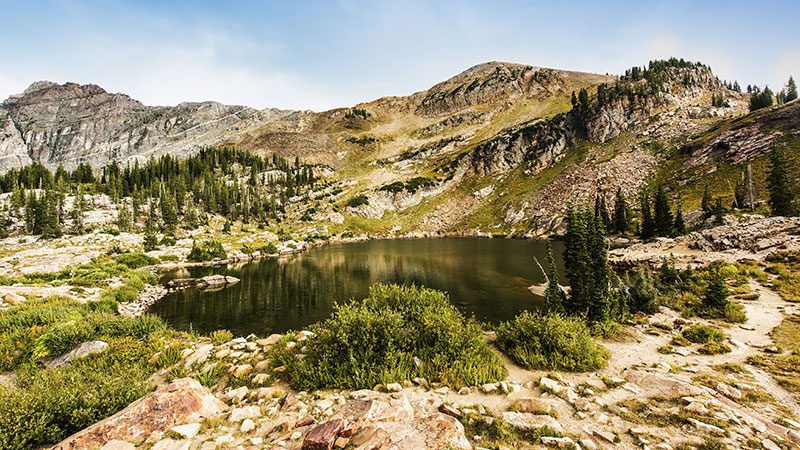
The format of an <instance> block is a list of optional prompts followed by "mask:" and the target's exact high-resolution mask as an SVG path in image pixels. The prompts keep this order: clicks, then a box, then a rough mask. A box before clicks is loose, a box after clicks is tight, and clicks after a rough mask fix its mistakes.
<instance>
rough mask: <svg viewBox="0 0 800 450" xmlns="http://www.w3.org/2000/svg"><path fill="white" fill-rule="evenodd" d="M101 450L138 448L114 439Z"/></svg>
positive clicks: (131, 449)
mask: <svg viewBox="0 0 800 450" xmlns="http://www.w3.org/2000/svg"><path fill="white" fill-rule="evenodd" d="M100 450H136V446H135V445H133V444H131V443H130V442H125V441H120V440H119V439H114V440H111V441H108V442H106V443H105V444H104V445H103V446H102V447H100Z"/></svg>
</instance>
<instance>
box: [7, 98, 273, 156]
mask: <svg viewBox="0 0 800 450" xmlns="http://www.w3.org/2000/svg"><path fill="white" fill-rule="evenodd" d="M285 114H286V113H285V112H281V111H275V110H273V111H263V112H261V111H258V110H255V109H252V108H247V107H242V106H228V105H222V104H219V103H214V102H203V103H181V104H180V105H178V106H175V107H151V106H145V105H143V104H142V103H141V102H139V101H136V100H134V99H131V98H130V97H128V96H127V95H123V94H111V93H108V92H106V91H105V90H103V89H102V88H100V87H99V86H96V85H79V84H75V83H66V84H63V85H59V84H56V83H52V82H37V83H34V84H32V85H31V86H30V87H29V88H28V89H26V90H25V92H23V93H22V94H20V95H15V96H12V97H10V98H8V99H7V100H5V101H4V102H3V103H2V104H0V130H2V131H0V165H1V167H2V168H4V169H8V168H10V167H16V166H19V165H21V164H25V163H28V162H30V161H32V160H36V161H40V162H42V163H43V164H45V165H47V166H50V167H55V166H57V165H59V164H63V165H64V166H66V167H74V166H75V165H77V164H78V163H80V162H88V163H92V164H93V165H101V164H105V163H106V162H108V161H112V160H114V161H121V162H124V161H126V160H129V159H131V158H134V157H146V156H149V155H158V154H164V153H172V154H177V155H181V154H187V153H188V152H190V151H192V150H195V149H198V148H200V147H202V146H207V145H213V144H217V143H219V142H221V141H223V140H224V138H225V136H226V135H227V134H230V133H231V132H235V131H236V130H237V127H244V126H246V125H247V123H248V121H252V120H260V121H265V120H270V119H271V118H274V117H280V116H282V115H285Z"/></svg>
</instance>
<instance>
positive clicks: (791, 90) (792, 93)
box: [784, 76, 797, 102]
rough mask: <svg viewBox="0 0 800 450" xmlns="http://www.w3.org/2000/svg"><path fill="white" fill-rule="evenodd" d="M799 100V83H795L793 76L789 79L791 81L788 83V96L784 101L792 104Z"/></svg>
mask: <svg viewBox="0 0 800 450" xmlns="http://www.w3.org/2000/svg"><path fill="white" fill-rule="evenodd" d="M796 98H797V83H795V82H794V78H792V77H791V76H790V77H789V81H788V82H787V83H786V96H785V97H784V100H785V101H786V102H790V101H792V100H795V99H796Z"/></svg>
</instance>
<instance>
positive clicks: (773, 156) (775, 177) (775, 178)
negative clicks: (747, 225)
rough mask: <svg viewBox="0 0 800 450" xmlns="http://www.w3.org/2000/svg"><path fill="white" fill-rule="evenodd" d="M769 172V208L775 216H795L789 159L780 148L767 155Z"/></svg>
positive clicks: (793, 185)
mask: <svg viewBox="0 0 800 450" xmlns="http://www.w3.org/2000/svg"><path fill="white" fill-rule="evenodd" d="M769 160H770V170H769V175H768V177H767V184H768V187H769V206H770V208H771V209H772V214H774V215H776V216H795V215H797V208H796V206H795V195H796V187H795V184H794V180H793V179H792V176H791V167H790V162H789V158H788V157H787V156H786V153H785V152H784V150H783V148H782V147H775V148H774V149H773V150H772V151H771V152H770V154H769Z"/></svg>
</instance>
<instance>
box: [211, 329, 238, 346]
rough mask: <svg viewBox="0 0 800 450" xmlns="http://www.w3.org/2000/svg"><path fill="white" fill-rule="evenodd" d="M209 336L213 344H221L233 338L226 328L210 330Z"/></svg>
mask: <svg viewBox="0 0 800 450" xmlns="http://www.w3.org/2000/svg"><path fill="white" fill-rule="evenodd" d="M210 337H211V342H213V343H214V345H222V344H224V343H226V342H228V341H230V340H231V339H233V333H231V332H230V331H228V330H214V331H212V332H211V335H210Z"/></svg>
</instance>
